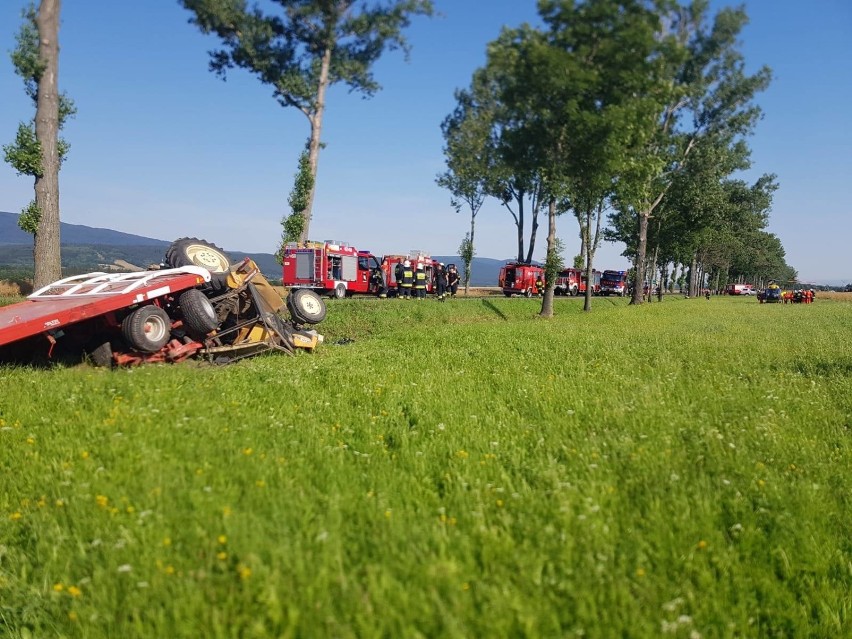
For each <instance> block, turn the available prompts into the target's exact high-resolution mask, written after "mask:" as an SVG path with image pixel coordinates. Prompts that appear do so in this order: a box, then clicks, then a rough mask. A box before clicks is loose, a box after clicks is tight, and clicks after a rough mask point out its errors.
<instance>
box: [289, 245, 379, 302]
mask: <svg viewBox="0 0 852 639" xmlns="http://www.w3.org/2000/svg"><path fill="white" fill-rule="evenodd" d="M281 270H282V279H283V284H284V286H289V287H291V288H310V289H313V290H315V291H317V292H318V293H325V294H329V295H332V296H333V297H336V298H343V297H346V296H348V295H352V294H353V293H372V294H374V295H384V294H385V291H386V288H387V286H386V280H385V276H384V273H383V271H382V268H381V266H380V265H379V261H378V260H377V259H376V257H375V255H373V254H372V253H370V252H369V251H359V250H357V249H355V248H354V247H352V246H349V245H348V244H346V243H345V242H338V241H327V242H305V243H304V244H301V245H300V244H296V243H290V244H287V245H286V246H285V247H284V254H283V256H282V268H281Z"/></svg>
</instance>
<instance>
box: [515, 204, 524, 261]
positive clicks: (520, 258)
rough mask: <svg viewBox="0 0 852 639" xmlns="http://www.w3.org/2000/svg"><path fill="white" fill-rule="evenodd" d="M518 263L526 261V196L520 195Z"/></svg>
mask: <svg viewBox="0 0 852 639" xmlns="http://www.w3.org/2000/svg"><path fill="white" fill-rule="evenodd" d="M517 226H518V262H521V263H523V261H524V194H523V192H521V193H519V194H518V220H517Z"/></svg>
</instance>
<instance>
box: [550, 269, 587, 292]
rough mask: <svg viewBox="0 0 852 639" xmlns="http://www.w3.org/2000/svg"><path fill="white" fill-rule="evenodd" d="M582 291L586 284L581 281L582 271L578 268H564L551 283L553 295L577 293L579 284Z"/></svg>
mask: <svg viewBox="0 0 852 639" xmlns="http://www.w3.org/2000/svg"><path fill="white" fill-rule="evenodd" d="M581 285H582V287H583V291H584V292H585V290H586V284H585V282H584V281H583V271H582V270H581V269H578V268H566V269H563V270H561V271H559V273H558V274H557V276H556V282H555V283H554V284H553V294H554V295H571V296H575V295H579V294H580V286H581Z"/></svg>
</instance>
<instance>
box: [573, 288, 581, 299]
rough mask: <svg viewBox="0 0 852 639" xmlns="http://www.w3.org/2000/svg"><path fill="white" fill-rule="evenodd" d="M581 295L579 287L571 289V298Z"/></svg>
mask: <svg viewBox="0 0 852 639" xmlns="http://www.w3.org/2000/svg"><path fill="white" fill-rule="evenodd" d="M579 293H580V289H579V287H578V286H574V287H573V288H572V289H571V297H577V295H579Z"/></svg>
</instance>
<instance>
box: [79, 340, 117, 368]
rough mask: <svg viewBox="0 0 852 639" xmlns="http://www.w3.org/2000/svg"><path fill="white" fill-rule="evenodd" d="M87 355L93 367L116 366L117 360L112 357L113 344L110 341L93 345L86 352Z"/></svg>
mask: <svg viewBox="0 0 852 639" xmlns="http://www.w3.org/2000/svg"><path fill="white" fill-rule="evenodd" d="M86 355H87V356H88V357H89V361H90V362H92V365H94V366H97V367H98V368H112V367H113V366H115V359H113V356H112V343H111V342H109V341H106V342H102V343H100V344H97V345H95V344H93V345H92V346H91V347H90V348H88V349H87V350H86Z"/></svg>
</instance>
